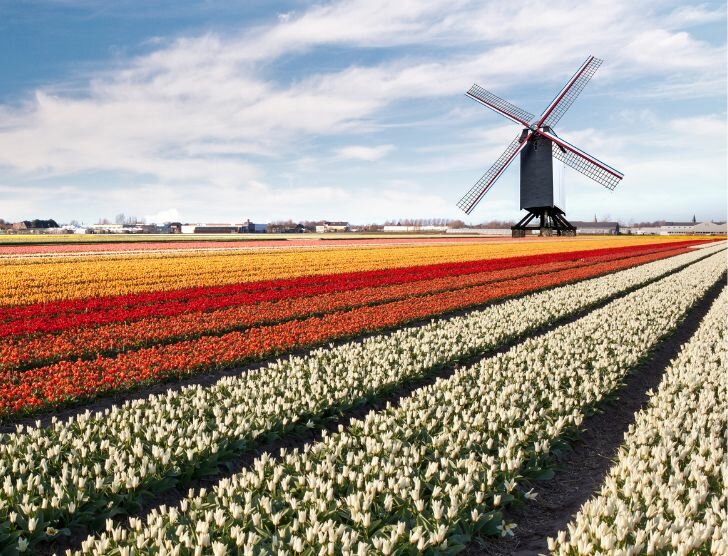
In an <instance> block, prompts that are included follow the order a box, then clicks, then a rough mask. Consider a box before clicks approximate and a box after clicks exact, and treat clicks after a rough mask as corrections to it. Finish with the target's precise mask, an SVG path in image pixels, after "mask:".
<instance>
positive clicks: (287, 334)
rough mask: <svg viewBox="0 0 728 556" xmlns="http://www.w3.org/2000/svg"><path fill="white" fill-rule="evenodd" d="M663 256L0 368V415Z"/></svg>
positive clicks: (196, 371) (467, 305)
mask: <svg viewBox="0 0 728 556" xmlns="http://www.w3.org/2000/svg"><path fill="white" fill-rule="evenodd" d="M662 256H663V255H661V254H660V253H657V254H653V255H645V256H642V257H633V258H629V259H622V260H617V261H611V262H606V263H600V264H595V265H590V266H587V267H582V268H575V269H568V270H564V271H559V272H553V273H549V274H541V275H538V276H535V277H531V276H527V277H524V278H519V279H514V280H510V281H506V282H498V283H493V284H485V285H481V286H473V287H470V288H466V289H462V290H456V291H446V292H442V293H436V294H431V295H424V296H421V297H414V298H408V299H403V300H398V301H393V302H389V303H383V304H380V305H375V306H371V307H369V306H365V307H360V308H356V309H351V310H346V311H341V312H336V313H331V314H325V315H323V316H320V317H308V318H305V319H300V320H290V321H286V322H283V323H279V324H273V325H269V326H260V327H255V328H249V329H246V330H244V331H242V332H229V333H226V334H223V335H222V336H203V337H200V338H197V339H192V340H183V341H180V342H177V343H174V344H170V345H157V346H152V347H149V348H143V349H139V350H137V351H129V352H125V353H121V354H119V355H118V356H116V357H97V358H96V359H93V360H89V361H86V360H79V361H60V362H58V363H54V364H51V365H47V366H43V367H37V368H33V369H29V370H26V371H0V416H2V415H3V414H5V415H7V414H12V413H20V412H28V411H37V410H39V409H43V408H49V407H55V406H58V405H61V404H69V403H76V404H77V403H79V402H81V401H83V400H86V399H89V398H92V397H95V396H98V395H101V394H105V393H108V392H113V391H119V390H129V389H133V388H137V387H139V386H140V385H143V384H150V383H153V382H158V381H161V380H166V379H170V378H176V377H181V376H189V375H194V374H199V373H204V372H209V371H214V370H220V369H226V368H232V367H235V366H238V365H241V364H244V363H247V362H250V361H253V360H257V359H261V358H265V357H270V356H272V355H275V354H278V353H282V352H286V351H290V350H293V349H296V348H302V347H311V346H315V345H317V344H322V343H325V342H327V341H330V340H333V339H339V338H347V337H353V336H357V335H361V334H363V333H366V332H372V331H376V330H382V329H385V328H393V327H396V326H401V325H403V324H405V323H408V322H412V321H416V320H420V319H424V318H427V317H431V316H434V315H440V314H443V313H446V312H448V311H454V310H458V309H465V308H470V307H475V306H478V305H482V304H485V303H488V302H491V301H493V300H496V299H501V298H504V297H511V296H516V295H522V294H524V293H527V292H530V291H535V290H539V289H543V288H547V287H552V286H556V285H560V284H563V283H567V282H573V281H577V280H583V279H585V278H589V277H593V276H598V275H601V274H605V273H608V272H614V271H616V270H620V269H623V268H627V267H630V266H634V265H636V264H639V263H643V262H647V261H650V260H654V259H655V258H660V257H662ZM697 256H706V253H705V252H703V251H700V252H698V254H697Z"/></svg>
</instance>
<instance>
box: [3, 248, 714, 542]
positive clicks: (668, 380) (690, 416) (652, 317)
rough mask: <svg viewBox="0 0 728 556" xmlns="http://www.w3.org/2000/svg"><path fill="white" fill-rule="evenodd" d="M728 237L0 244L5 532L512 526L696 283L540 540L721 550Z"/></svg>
mask: <svg viewBox="0 0 728 556" xmlns="http://www.w3.org/2000/svg"><path fill="white" fill-rule="evenodd" d="M726 247H727V245H726V241H724V240H718V241H716V240H714V239H706V238H699V237H684V236H683V237H680V236H674V237H600V238H581V237H578V238H553V239H550V238H543V239H540V238H528V239H524V240H511V239H510V238H509V239H487V238H455V239H452V240H450V239H447V238H431V239H427V238H397V239H395V240H388V239H383V238H382V239H380V238H372V239H367V240H362V241H345V240H343V241H332V240H329V241H324V240H320V241H305V240H294V241H264V240H259V241H254V242H253V241H251V242H232V241H207V242H194V241H184V242H182V241H180V242H158V243H143V242H138V241H135V242H134V243H129V244H126V243H120V244H114V243H103V244H100V245H97V244H94V245H80V244H70V245H65V244H58V245H32V244H31V245H24V244H18V245H12V244H9V245H5V246H2V247H0V554H19V553H26V554H53V553H58V554H109V555H132V554H135V555H137V554H138V555H141V554H160V555H161V554H179V555H202V554H205V555H208V554H213V555H223V554H251V555H252V554H256V555H257V554H281V555H282V554H317V555H318V554H337V555H338V554H347V555H348V554H351V555H354V554H356V555H366V554H421V553H427V554H454V553H457V552H459V551H462V550H467V551H469V552H468V553H477V551H478V550H481V548H478V547H480V546H481V545H480V544H478V543H477V542H476V541H477V540H478V539H498V538H508V539H510V538H514V539H517V538H518V534H519V529H518V525H519V521H518V520H519V517H518V515H519V514H518V511H517V510H518V508H519V507H523V506H524V505H529V504H534V503H535V502H534V501H535V500H537V499H538V494H539V492H538V491H539V484H540V482H541V481H546V480H549V479H550V477H552V476H553V477H554V480H557V479H558V465H557V463H558V455H559V454H560V453H561V452H563V450H564V447H565V446H568V445H570V444H573V443H574V442H578V439H579V434H580V431H581V430H583V429H584V428H585V427H586V428H588V426H589V418H590V416H591V415H593V414H595V413H596V412H601V411H609V409H608V407H609V403H618V401H617V402H615V401H614V400H615V399H617V400H618V398H619V392H620V388H622V387H623V385H624V384H625V383H626V382H627V379H628V378H629V377H630V376H633V375H634V374H635V373H639V372H641V371H640V369H641V368H642V367H641V366H642V365H644V364H645V362H648V361H649V360H650V358H651V357H652V354H653V353H654V350H655V349H656V348H657V347H658V346H661V345H663V344H664V343H665V342H668V341H669V338H671V337H672V335H673V334H674V333H675V332H676V331H677V330H678V329H679V328H680V327H681V326H682V323H683V321H685V320H686V319H687V318H688V316H689V315H691V314H694V312H695V310H696V309H695V308H696V307H697V306H698V305H699V304H700V303H703V302H704V301H705V300H708V299H709V300H712V301H711V303H712V305H711V306H710V309H709V310H708V312H707V313H705V316H704V317H702V320H701V321H700V324H699V326H698V327H697V329H696V331H695V333H694V334H692V336H691V337H690V339H689V340H688V341H687V342H685V343H684V344H682V346H680V349H679V354H677V356H676V357H675V358H674V359H673V360H672V361H671V362H670V364H669V365H668V366H667V367H666V368H665V369H664V374H663V375H662V378H661V382H660V385H659V388H657V389H656V391H654V392H651V393H650V396H649V402H648V403H647V404H646V405H645V406H644V407H643V408H642V409H641V410H640V411H638V412H637V413H636V414H635V416H634V423H633V424H632V425H630V426H629V429H628V430H627V431H625V433H624V442H623V445H622V446H620V447H619V449H618V450H617V451H616V453H615V454H614V459H613V465H612V467H611V469H609V471H608V473H607V474H606V475H605V476H604V477H603V480H600V482H601V483H602V484H601V487H600V490H599V491H597V492H594V493H592V495H591V497H590V498H588V499H585V500H584V501H583V502H584V503H583V505H582V507H581V509H580V510H579V511H578V512H577V513H574V514H573V515H567V516H565V518H568V519H566V521H564V523H568V524H567V525H566V526H564V527H563V528H562V529H560V530H554V531H553V532H552V534H551V535H549V536H548V537H547V536H544V538H543V546H544V549H543V551H544V552H546V551H550V552H552V553H554V554H564V555H578V554H591V553H595V554H597V553H599V554H607V553H617V554H642V553H645V554H668V553H670V554H672V553H676V554H693V553H699V554H728V543H727V542H726V539H728V513H727V512H726V507H727V505H728V498H727V496H728V495H727V490H726V486H727V484H726V481H727V479H726V477H728V464H727V463H726V461H728V453H727V450H726V434H728V433H726V430H728V418H727V417H726V412H725V407H728V347H727V346H728V342H727V341H726V340H727V338H726V336H727V335H728V334H727V332H728V330H727V326H728V325H727V322H726V313H727V312H728V289H726V288H723V290H722V291H720V288H721V282H722V283H723V284H724V283H725V280H726ZM713 299H714V300H713ZM676 353H677V352H676ZM267 446H274V448H271V449H268V448H266V447H267ZM473 551H475V552H473ZM484 553H487V552H484Z"/></svg>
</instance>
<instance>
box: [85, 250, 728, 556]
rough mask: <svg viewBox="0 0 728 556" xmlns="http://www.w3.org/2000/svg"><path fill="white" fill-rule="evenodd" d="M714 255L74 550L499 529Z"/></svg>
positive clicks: (190, 548)
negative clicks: (555, 447) (558, 443)
mask: <svg viewBox="0 0 728 556" xmlns="http://www.w3.org/2000/svg"><path fill="white" fill-rule="evenodd" d="M724 259H725V258H724V256H723V255H720V254H719V255H714V256H712V257H710V258H708V259H707V260H705V261H701V262H698V263H696V264H694V265H691V266H690V267H688V268H687V269H685V270H683V271H681V272H678V273H676V274H674V275H671V276H668V277H667V278H664V279H662V280H660V281H658V282H655V283H653V284H651V285H648V286H646V287H644V288H642V289H640V290H638V291H636V292H633V293H631V294H629V295H627V296H625V297H623V298H621V299H618V300H616V301H613V302H612V303H610V304H608V305H606V306H605V307H603V308H601V309H599V310H596V311H593V312H592V313H590V314H588V315H587V316H586V317H583V318H581V319H579V320H577V321H574V322H573V323H571V324H568V325H565V326H562V327H559V328H557V329H556V330H554V331H552V332H550V333H548V334H544V335H542V336H539V337H536V338H532V339H529V340H526V341H524V342H523V343H521V344H519V345H517V346H516V347H514V348H512V349H511V350H509V351H508V352H506V353H504V354H499V355H497V356H495V357H492V358H488V359H485V360H483V361H481V362H480V363H478V364H476V365H474V366H472V367H469V368H466V369H461V370H459V371H457V372H456V373H455V374H454V375H453V376H452V377H450V378H449V379H447V380H438V381H437V382H436V383H435V384H434V385H431V386H428V387H425V388H421V389H419V390H417V391H416V392H415V393H414V394H413V395H411V396H409V397H407V398H405V399H403V400H402V403H401V405H400V406H398V407H396V408H393V407H389V408H387V409H386V410H384V411H381V412H371V413H370V414H369V415H368V416H367V417H366V418H365V419H364V420H352V422H351V424H350V426H349V428H348V429H347V430H344V429H343V427H341V428H340V432H338V433H336V434H334V435H331V436H328V435H327V436H325V437H324V439H323V440H322V441H321V442H318V443H315V444H313V445H308V446H307V447H306V448H305V449H304V450H303V451H298V450H295V451H293V452H286V451H285V450H282V451H281V454H280V458H277V459H274V458H271V457H269V456H267V455H264V456H263V457H261V458H258V459H256V460H255V462H254V464H253V465H252V466H251V468H249V469H246V470H244V471H243V472H241V473H238V474H235V475H233V476H232V477H230V478H226V479H223V480H221V481H220V482H219V483H218V485H216V486H215V487H214V489H213V490H212V491H211V492H207V491H205V490H202V491H200V492H196V493H195V492H191V493H190V495H189V497H187V498H185V499H183V501H182V502H181V504H180V505H179V507H165V506H162V507H159V508H157V509H155V510H153V511H152V512H151V513H150V514H149V516H148V517H147V518H146V520H145V521H144V522H143V521H142V520H139V519H136V518H132V519H130V520H129V527H123V526H116V525H114V524H113V523H111V522H110V521H109V522H108V523H107V531H106V532H104V533H102V534H101V535H100V536H98V537H95V538H94V537H90V538H89V539H87V540H86V541H84V543H83V547H82V552H83V553H89V554H107V553H108V554H132V553H133V554H139V553H144V554H147V553H150V552H151V553H159V554H203V553H204V554H209V553H212V554H226V553H229V552H233V551H239V552H240V553H244V554H257V553H274V554H275V553H277V554H290V553H307V554H335V553H341V554H370V553H376V554H393V553H403V552H404V553H408V552H409V553H421V552H423V551H430V550H432V551H434V552H442V551H444V552H449V551H453V552H454V551H456V550H458V549H460V548H462V544H463V543H465V542H467V541H468V540H469V538H470V535H471V534H472V533H474V532H477V533H479V534H489V533H490V534H493V533H497V532H498V531H500V532H501V534H504V535H505V534H509V533H512V529H513V524H509V523H505V522H503V520H502V517H501V514H500V512H499V509H500V508H501V507H502V506H503V505H504V504H506V503H508V502H510V501H511V500H512V499H513V497H515V496H521V497H525V498H529V497H532V496H533V493H531V492H527V493H523V492H521V491H520V490H519V488H518V484H519V481H520V480H521V479H522V478H523V477H532V476H534V475H538V474H540V473H542V472H543V458H544V457H545V456H546V455H547V454H548V453H549V449H550V447H551V446H552V443H553V442H554V441H555V440H557V439H559V438H560V437H561V436H562V435H563V434H564V433H565V432H566V431H568V430H573V429H574V428H575V427H578V426H579V424H580V423H581V421H582V419H583V416H584V413H585V411H587V410H588V409H589V408H590V407H592V406H593V405H594V404H596V403H598V402H599V401H600V400H601V399H602V398H603V397H604V395H605V394H607V393H609V392H611V391H613V390H614V389H615V388H616V387H617V386H618V385H619V384H620V382H621V381H622V380H623V378H624V376H625V374H626V373H627V372H628V371H629V369H631V368H633V367H634V366H635V365H637V364H638V363H639V362H640V361H641V360H642V359H643V358H644V357H645V356H647V355H648V353H649V351H650V349H651V348H652V347H653V346H654V345H655V343H656V342H657V341H658V340H659V339H660V338H661V337H662V336H664V335H665V334H666V333H669V332H670V331H671V330H672V329H674V328H675V326H676V325H677V324H678V322H679V321H680V319H681V317H682V316H683V315H684V314H685V313H686V312H687V310H688V309H689V308H690V307H691V306H692V305H693V304H694V303H695V302H696V301H697V300H698V299H700V297H701V296H702V295H704V293H705V291H706V290H707V289H708V288H709V287H710V286H712V285H713V284H715V283H716V281H717V280H718V279H719V278H720V276H721V274H723V273H725V267H726V264H725V260H724ZM419 341H420V342H423V343H427V342H428V341H429V338H428V337H427V336H423V337H421V338H419ZM461 341H462V340H461Z"/></svg>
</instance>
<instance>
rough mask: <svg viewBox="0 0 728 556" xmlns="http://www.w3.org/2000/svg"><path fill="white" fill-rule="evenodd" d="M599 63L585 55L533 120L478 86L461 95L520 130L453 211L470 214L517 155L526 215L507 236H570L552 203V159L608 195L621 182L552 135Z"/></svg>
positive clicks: (608, 168)
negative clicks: (533, 223) (535, 221)
mask: <svg viewBox="0 0 728 556" xmlns="http://www.w3.org/2000/svg"><path fill="white" fill-rule="evenodd" d="M601 64H602V60H600V59H598V58H595V57H594V56H589V57H588V58H587V59H586V61H585V62H584V63H583V64H582V65H581V67H580V68H579V69H578V70H577V72H576V73H575V74H574V76H573V77H572V78H571V79H569V81H568V82H567V83H566V85H565V86H564V88H563V89H561V91H560V92H559V94H558V95H556V97H555V98H554V100H552V101H551V103H550V104H549V105H548V106H547V107H546V110H544V112H543V114H541V116H539V117H538V118H537V117H536V116H534V115H533V114H531V113H529V112H526V111H525V110H523V109H521V108H518V107H517V106H514V105H513V104H511V103H510V102H508V101H506V100H503V99H502V98H500V97H498V96H496V95H494V94H493V93H491V92H489V91H486V90H485V89H483V88H482V87H480V86H479V85H473V86H472V87H471V88H470V90H469V91H468V92H467V93H466V95H467V96H469V97H470V98H472V99H473V100H474V101H476V102H479V103H480V104H483V105H484V106H487V107H488V108H490V109H491V110H494V111H495V112H498V114H500V115H502V116H505V117H506V118H508V119H509V120H511V121H512V122H515V123H517V124H519V125H522V126H523V131H522V132H521V133H520V134H519V135H518V136H516V138H515V139H514V140H513V141H512V142H511V144H510V145H508V148H506V150H505V151H504V152H503V154H501V155H500V157H498V159H497V160H496V161H495V163H494V164H493V166H491V167H490V169H489V170H488V171H487V172H486V173H485V174H484V175H483V177H482V178H480V179H479V180H478V181H477V182H476V183H475V185H474V186H473V187H472V188H471V189H470V191H468V192H467V193H466V194H465V196H464V197H463V198H462V199H460V200H459V201H458V203H457V205H458V207H460V208H461V209H462V210H463V211H465V213H466V214H470V213H471V212H472V210H473V209H474V208H475V206H476V205H477V204H478V203H479V202H480V200H481V199H482V198H483V196H484V195H485V194H486V193H487V192H488V190H489V189H490V188H491V186H492V185H493V184H494V183H495V182H496V180H497V179H498V178H499V177H500V176H501V174H503V172H504V171H505V169H506V168H508V165H509V164H510V163H511V162H512V161H513V159H514V158H516V155H517V154H518V153H521V176H520V178H521V208H522V209H526V210H527V211H528V214H526V216H524V217H523V218H522V219H521V221H520V222H518V224H516V225H515V226H513V227H512V228H511V229H512V231H513V236H514V237H522V236H524V235H525V234H526V231H527V230H534V229H538V230H540V233H541V235H551V234H557V235H574V234H575V233H576V228H574V226H573V225H572V224H571V223H569V221H568V220H566V216H565V214H564V211H563V210H562V208H561V207H558V206H557V205H556V204H555V203H554V172H553V159H554V158H556V159H557V160H560V161H562V162H563V163H564V164H566V165H567V166H570V167H571V168H573V169H574V170H577V171H578V172H581V173H582V174H584V175H585V176H587V177H589V178H591V179H593V180H594V181H595V182H597V183H600V184H602V185H603V186H604V187H606V188H607V189H609V190H613V189H614V188H615V187H616V186H617V184H618V183H619V182H620V180H621V179H622V178H623V177H624V175H623V174H622V173H621V172H619V171H618V170H615V169H614V168H612V167H611V166H608V165H607V164H605V163H604V162H601V161H600V160H599V159H597V158H594V157H593V156H591V155H590V154H588V153H586V152H584V151H582V150H581V149H579V148H577V147H575V146H574V145H572V144H570V143H567V142H566V141H565V140H564V139H562V138H561V137H559V136H558V135H556V132H554V130H553V127H554V125H556V124H557V123H558V121H559V120H560V119H561V117H562V116H563V115H564V114H565V113H566V111H567V110H568V109H569V108H570V107H571V105H572V104H573V103H574V101H575V100H576V97H578V96H579V93H581V91H582V90H583V89H584V87H585V86H586V84H587V83H588V82H589V80H590V79H591V78H592V76H593V75H594V74H595V73H596V71H597V69H598V68H599V66H600V65H601ZM534 218H538V222H539V225H538V226H529V224H530V222H531V221H532V220H533V219H534Z"/></svg>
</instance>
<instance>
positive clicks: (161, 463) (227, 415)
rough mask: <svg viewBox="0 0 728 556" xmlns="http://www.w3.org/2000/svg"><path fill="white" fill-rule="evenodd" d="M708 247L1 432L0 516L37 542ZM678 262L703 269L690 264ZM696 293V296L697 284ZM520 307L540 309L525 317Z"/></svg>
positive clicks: (690, 259) (14, 534) (13, 533)
mask: <svg viewBox="0 0 728 556" xmlns="http://www.w3.org/2000/svg"><path fill="white" fill-rule="evenodd" d="M711 251H712V250H711ZM709 254H710V251H708V252H706V253H689V254H685V255H680V256H678V257H674V258H670V259H666V260H661V261H658V262H653V263H650V264H646V265H643V266H639V267H636V268H632V269H630V270H625V271H622V272H617V273H614V274H610V275H607V276H604V277H601V278H596V279H592V280H588V281H584V282H580V283H577V284H573V285H569V286H565V287H560V288H555V289H552V290H548V291H545V292H541V293H537V294H533V295H530V296H527V297H524V298H519V299H515V300H511V301H508V302H506V303H504V304H500V305H493V306H491V307H488V308H486V309H484V310H482V311H478V312H474V313H470V314H468V315H466V316H463V317H457V318H453V319H447V320H437V321H433V322H432V323H429V324H427V325H423V326H420V327H415V328H411V329H402V330H398V331H396V332H394V333H393V334H391V335H384V336H378V337H372V338H369V339H367V340H365V341H364V342H352V343H349V344H344V345H342V346H339V347H336V348H329V349H319V350H316V351H314V352H313V353H311V354H310V355H309V356H308V357H306V358H288V359H283V360H279V361H278V362H276V363H273V364H270V365H268V366H267V367H264V368H262V369H260V370H255V371H250V372H248V373H245V374H243V375H241V376H239V377H230V378H226V379H222V380H220V381H219V382H218V383H217V384H215V385H213V386H209V387H201V386H194V387H188V388H185V389H183V390H181V391H179V392H169V393H167V394H164V395H160V396H152V397H150V398H149V399H146V400H138V401H133V402H129V403H126V404H124V405H123V406H121V407H115V408H113V409H112V410H110V411H105V412H103V413H99V414H96V415H91V414H89V413H87V414H83V415H80V416H79V417H77V418H76V419H72V420H70V421H68V422H63V423H61V422H56V423H54V424H53V425H51V426H50V427H47V428H40V427H31V428H26V427H19V431H18V432H17V433H15V434H8V435H4V436H3V437H2V442H0V469H2V470H3V473H4V474H5V476H6V477H8V479H7V480H10V482H11V484H12V485H14V486H13V488H12V489H10V490H5V491H2V490H0V520H3V521H6V522H7V521H8V520H7V519H6V517H7V516H8V514H9V512H15V513H16V514H17V515H18V516H20V517H19V518H16V520H15V521H14V522H12V523H13V525H12V527H11V530H10V532H9V533H8V535H9V536H7V537H5V539H6V542H16V541H17V539H18V538H19V537H20V536H24V537H25V538H26V539H28V540H30V541H31V542H33V543H36V542H40V541H42V540H44V539H47V538H48V535H47V533H46V528H47V527H52V528H56V529H61V528H64V527H78V526H83V525H84V524H85V523H90V522H93V521H98V520H99V519H103V518H104V517H105V516H108V515H113V513H114V512H115V511H119V510H120V509H123V507H125V505H126V506H131V507H133V506H134V504H135V503H136V501H137V500H138V498H139V496H140V495H141V494H140V493H143V492H144V491H145V490H163V489H165V488H169V487H171V486H172V485H173V484H174V480H175V479H176V478H179V477H184V476H190V475H191V474H194V472H195V470H198V469H200V468H201V467H202V468H204V467H208V468H209V467H210V466H212V467H214V466H215V465H216V464H217V463H219V462H221V461H222V462H224V461H225V460H226V458H229V457H230V456H231V454H233V453H240V452H241V451H244V450H245V449H246V447H247V446H249V445H250V444H251V443H252V442H253V441H254V440H255V439H256V438H258V437H260V436H264V435H266V434H271V433H275V434H283V433H285V432H286V431H288V430H290V429H291V427H294V426H298V425H297V423H301V422H305V421H306V420H308V419H312V420H314V421H315V420H317V419H321V418H323V417H325V415H327V414H329V413H330V412H332V411H335V410H336V409H337V408H341V407H345V406H347V405H351V404H354V403H356V402H357V401H359V400H361V399H363V398H367V397H370V396H376V395H377V394H378V393H379V392H381V391H382V390H384V389H386V388H387V387H388V386H396V385H397V384H399V383H401V382H402V381H403V380H406V379H408V378H413V377H417V376H422V375H425V374H427V372H428V370H429V369H433V368H436V367H438V366H441V365H445V364H452V363H454V362H455V361H457V360H459V359H461V358H463V357H465V356H467V355H471V354H473V353H480V352H483V351H484V350H487V349H490V348H493V347H495V346H497V345H499V344H502V343H503V342H504V341H507V340H508V339H511V338H515V337H518V336H522V335H524V334H526V333H528V332H529V331H534V330H537V329H538V328H539V327H540V326H542V325H544V324H547V323H549V322H553V321H554V320H556V319H559V318H563V317H565V316H568V315H570V314H573V313H575V312H577V311H579V310H583V309H585V308H588V307H589V306H591V305H593V304H595V303H598V302H600V301H603V300H605V299H608V298H610V297H611V296H614V295H616V294H619V293H621V292H624V291H627V290H629V289H631V288H635V287H638V286H639V285H640V284H645V283H646V282H648V281H650V280H654V279H656V278H658V277H660V276H663V275H665V274H666V273H669V272H672V271H674V270H676V269H678V268H680V267H681V266H682V265H686V264H690V263H694V262H695V261H697V260H698V259H700V258H701V257H703V256H706V255H709ZM718 257H720V256H718ZM715 258H716V257H713V259H715ZM699 264H703V265H705V264H707V263H699ZM701 268H702V267H701ZM691 269H693V270H691ZM683 272H684V273H685V272H687V273H689V274H690V275H693V274H695V273H696V272H698V273H700V272H702V271H699V269H698V270H697V271H696V270H695V269H694V266H690V267H688V269H687V270H685V271H683ZM666 280H670V281H671V282H670V283H672V280H679V279H678V278H668V279H666ZM658 289H659V288H658ZM690 295H698V294H697V290H696V292H693V293H690ZM523 314H532V315H533V318H532V319H523V318H521V316H522V315H523ZM64 469H65V470H66V471H65V472H64V471H63V470H64ZM51 492H52V493H54V494H53V495H50V494H48V495H46V494H44V493H51ZM21 504H22V505H23V506H22V507H21ZM30 517H34V518H35V519H37V520H38V522H37V524H36V528H35V530H34V531H30V530H29V528H28V518H30ZM2 538H3V537H2V532H0V539H2ZM7 539H10V540H9V541H8V540H7Z"/></svg>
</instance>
